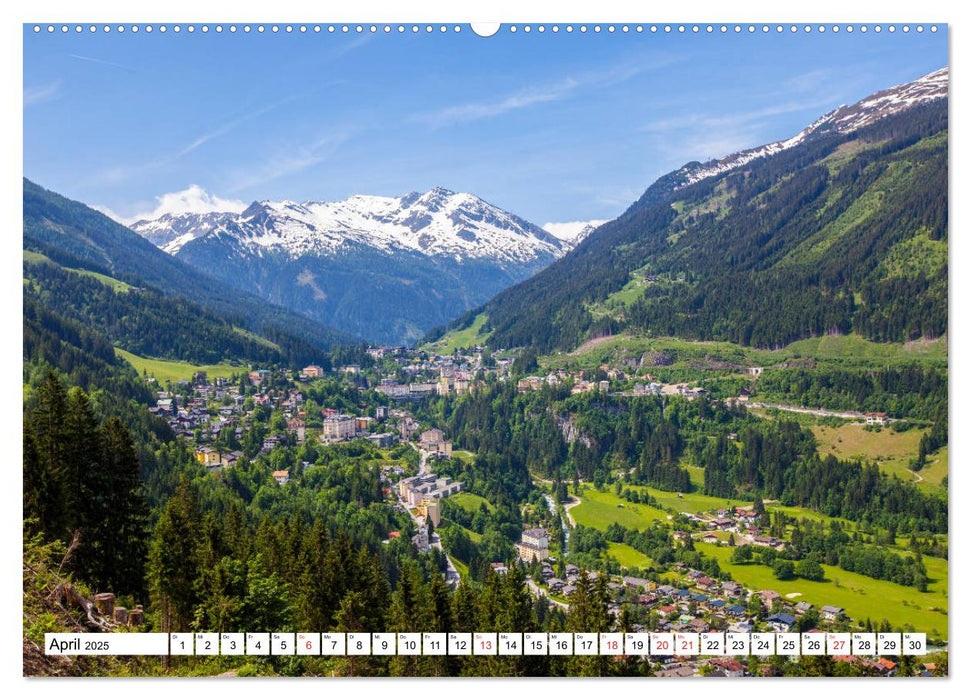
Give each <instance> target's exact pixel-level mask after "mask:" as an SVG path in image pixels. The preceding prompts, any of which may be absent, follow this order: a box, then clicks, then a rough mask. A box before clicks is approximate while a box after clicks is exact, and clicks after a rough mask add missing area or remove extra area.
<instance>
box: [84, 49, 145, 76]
mask: <svg viewBox="0 0 971 700" xmlns="http://www.w3.org/2000/svg"><path fill="white" fill-rule="evenodd" d="M70 56H71V58H74V59H77V60H78V61H87V62H88V63H97V64H99V65H102V66H111V67H112V68H120V69H121V70H126V71H129V72H131V73H134V72H135V69H134V68H132V67H131V66H125V65H122V64H121V63H115V62H114V61H106V60H104V59H103V58H95V57H94V56H79V55H78V54H76V53H72V54H70Z"/></svg>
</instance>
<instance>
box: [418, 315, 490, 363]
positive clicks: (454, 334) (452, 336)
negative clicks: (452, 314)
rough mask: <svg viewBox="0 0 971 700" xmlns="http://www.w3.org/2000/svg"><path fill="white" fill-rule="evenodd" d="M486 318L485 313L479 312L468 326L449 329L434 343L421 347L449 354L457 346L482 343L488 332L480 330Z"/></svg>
mask: <svg viewBox="0 0 971 700" xmlns="http://www.w3.org/2000/svg"><path fill="white" fill-rule="evenodd" d="M488 318H489V316H488V315H487V314H484V313H482V314H479V315H478V316H476V317H475V319H473V321H472V323H471V324H469V327H468V328H463V329H461V330H454V331H449V332H448V333H446V334H445V335H444V336H442V337H441V338H439V339H438V340H436V341H435V342H434V343H429V344H428V345H426V346H425V347H424V348H423V349H424V350H426V351H427V352H434V353H438V354H439V355H451V354H452V353H453V352H455V350H456V349H457V348H469V347H475V346H477V345H482V344H484V343H485V342H486V339H487V338H488V337H489V334H488V333H483V332H482V326H484V325H485V322H486V320H488Z"/></svg>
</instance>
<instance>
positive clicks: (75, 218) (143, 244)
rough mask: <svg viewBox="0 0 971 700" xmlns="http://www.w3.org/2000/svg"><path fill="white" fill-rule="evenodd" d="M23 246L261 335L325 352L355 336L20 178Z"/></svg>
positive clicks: (52, 258)
mask: <svg viewBox="0 0 971 700" xmlns="http://www.w3.org/2000/svg"><path fill="white" fill-rule="evenodd" d="M23 197H24V229H23V237H24V241H23V244H24V248H25V249H26V250H31V251H36V252H38V253H42V254H44V255H46V256H47V257H48V258H50V259H51V260H54V261H55V262H57V263H60V264H62V265H65V266H68V267H71V268H81V269H84V270H90V271H92V272H96V273H101V274H105V275H110V276H111V277H113V278H116V279H118V280H121V281H122V282H126V283H129V284H132V285H135V286H139V287H151V288H154V289H156V290H158V291H159V292H161V293H162V294H164V295H165V296H167V297H184V298H186V299H189V300H191V301H192V302H194V303H195V304H198V305H199V306H200V307H202V308H204V309H206V310H207V311H210V312H212V313H215V314H218V315H220V316H223V317H226V318H232V319H236V320H238V325H240V326H242V327H244V328H246V329H247V330H250V331H253V332H256V333H259V334H263V335H278V334H280V333H282V332H286V333H287V334H289V335H293V336H294V337H295V338H298V339H300V340H302V341H304V342H306V343H309V344H312V345H314V346H317V347H318V348H326V347H328V346H330V345H333V344H341V343H344V344H348V343H353V342H355V339H354V338H353V337H352V336H350V335H347V334H343V333H340V332H337V331H334V330H332V329H330V328H327V327H326V326H324V325H322V324H320V323H319V322H317V321H313V320H311V319H308V318H306V317H304V316H301V315H299V314H297V313H294V312H293V311H289V310H287V309H283V308H281V307H278V306H274V305H273V304H270V303H268V302H267V301H265V300H263V299H260V298H259V297H257V296H255V295H253V294H250V293H247V292H245V291H240V290H239V289H236V288H234V287H231V286H228V285H226V284H225V283H222V282H219V281H217V280H216V279H215V278H213V277H211V276H209V275H207V274H206V273H204V272H201V271H199V270H195V269H193V268H192V267H189V266H188V265H186V264H184V263H182V262H180V261H178V260H176V259H174V258H173V257H172V256H170V255H168V254H166V253H164V252H163V251H161V250H159V249H158V248H156V247H155V246H154V245H152V244H151V243H149V242H148V241H147V240H145V239H144V238H142V237H141V236H139V235H138V234H137V233H135V232H133V231H131V230H130V229H128V228H125V227H124V226H122V225H121V224H118V223H116V222H115V221H113V220H111V219H110V218H108V217H107V216H105V215H103V214H101V213H99V212H97V211H95V210H93V209H91V208H89V207H87V206H85V205H84V204H82V203H80V202H75V201H72V200H70V199H67V198H65V197H62V196H60V195H58V194H56V193H54V192H50V191H48V190H45V189H44V188H42V187H40V186H39V185H37V184H35V183H33V182H31V181H30V180H27V179H26V178H25V179H24V194H23Z"/></svg>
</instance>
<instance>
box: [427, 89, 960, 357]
mask: <svg viewBox="0 0 971 700" xmlns="http://www.w3.org/2000/svg"><path fill="white" fill-rule="evenodd" d="M675 175H676V174H672V175H671V176H667V177H665V178H661V180H659V181H658V182H657V183H655V185H653V186H652V187H651V188H650V189H649V190H648V191H647V192H646V193H645V195H644V196H643V197H642V198H641V199H640V200H639V201H638V202H637V203H635V204H634V205H633V206H631V207H630V209H628V210H627V211H626V212H625V213H624V214H623V215H622V216H620V217H619V218H617V219H615V220H614V221H611V222H609V223H607V224H604V225H603V226H601V227H600V228H599V229H598V230H597V232H596V233H595V234H594V235H592V236H590V237H589V238H588V239H586V240H585V241H584V242H583V243H582V244H581V245H580V246H579V247H578V248H577V249H576V250H575V251H573V252H572V253H570V254H568V255H567V256H566V257H564V258H563V259H561V260H559V261H557V262H556V263H554V264H553V265H551V266H550V267H549V268H547V269H546V270H544V271H543V272H541V273H540V274H538V275H536V276H535V277H533V278H532V279H530V280H528V281H526V282H524V283H522V284H519V285H517V286H515V287H512V288H510V289H508V290H506V291H505V292H503V293H501V294H499V295H498V296H496V297H495V298H494V299H493V300H492V301H490V302H489V303H488V304H486V305H485V306H484V307H482V308H481V309H477V310H476V311H475V312H470V313H469V314H467V315H466V316H464V317H463V318H462V319H460V320H458V321H457V322H456V323H455V324H454V326H455V327H463V326H465V325H468V324H469V323H471V321H472V320H473V319H474V318H475V317H476V316H477V314H479V313H482V312H483V311H484V312H485V313H486V314H487V315H488V320H487V322H486V324H485V326H484V328H483V329H482V330H483V332H491V335H490V336H489V344H490V345H491V346H493V347H521V346H531V347H533V348H536V349H537V350H539V351H541V352H548V351H550V350H554V349H561V350H563V349H572V348H574V347H576V346H577V345H578V344H579V343H581V342H582V341H583V340H585V339H586V338H589V337H595V336H597V335H603V334H609V333H616V332H619V331H622V330H625V331H632V332H636V333H642V334H652V335H674V336H679V337H684V338H693V339H712V340H728V341H732V342H737V343H740V344H742V345H751V346H757V347H777V346H782V345H785V344H787V343H790V342H792V341H794V340H797V339H800V338H806V337H810V336H818V335H823V334H827V333H850V332H855V333H858V334H860V335H862V336H864V337H865V338H869V339H872V340H876V341H900V342H903V341H907V340H912V339H915V338H919V337H938V336H941V335H943V334H944V333H945V332H946V329H947V100H937V101H934V102H930V103H927V104H925V105H922V106H918V107H914V108H912V109H910V110H907V111H904V112H901V113H899V114H896V115H894V116H890V117H887V118H885V119H881V120H879V121H876V122H875V123H873V124H872V125H870V126H867V127H865V128H863V129H860V130H858V131H855V132H852V133H847V134H841V133H829V134H825V135H820V136H819V137H817V138H814V139H810V140H807V141H806V142H805V143H802V144H800V145H798V146H796V147H794V148H791V149H789V150H787V151H783V152H781V153H777V154H775V155H771V156H768V157H762V158H758V159H756V160H753V161H751V162H750V163H748V164H746V165H744V166H743V167H740V168H736V169H734V170H729V171H727V172H725V173H722V174H719V175H716V176H713V177H710V178H707V179H703V180H701V181H699V182H696V183H694V184H689V185H683V184H682V185H679V180H678V178H677V177H676V176H675ZM438 334H440V332H439V333H438ZM438 334H433V336H430V337H434V335H438Z"/></svg>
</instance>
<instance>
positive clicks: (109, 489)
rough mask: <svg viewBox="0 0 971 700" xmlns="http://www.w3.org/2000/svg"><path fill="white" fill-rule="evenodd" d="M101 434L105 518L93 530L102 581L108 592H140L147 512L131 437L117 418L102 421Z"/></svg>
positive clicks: (142, 583) (142, 588) (143, 578)
mask: <svg viewBox="0 0 971 700" xmlns="http://www.w3.org/2000/svg"><path fill="white" fill-rule="evenodd" d="M100 434H101V444H102V457H101V468H102V470H103V478H102V479H101V481H102V482H103V483H104V485H105V494H104V499H103V502H104V512H105V518H104V521H103V523H102V524H101V525H100V526H99V527H97V528H95V529H96V531H97V532H98V533H99V540H100V542H101V549H102V557H103V567H102V579H103V581H104V584H105V585H106V586H108V587H109V588H111V589H114V590H117V591H121V592H125V593H142V592H144V590H145V555H146V553H147V550H148V540H147V528H148V515H149V510H148V502H147V501H146V499H145V496H144V494H143V492H142V487H141V484H140V482H139V479H138V474H139V468H140V465H139V462H138V455H137V454H136V453H135V445H134V443H133V442H132V439H131V435H130V434H129V432H128V430H127V429H126V428H125V426H124V425H123V424H122V422H121V420H120V419H118V418H117V417H115V416H112V417H111V418H109V419H108V420H107V421H105V423H104V425H103V426H102V427H101V430H100Z"/></svg>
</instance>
